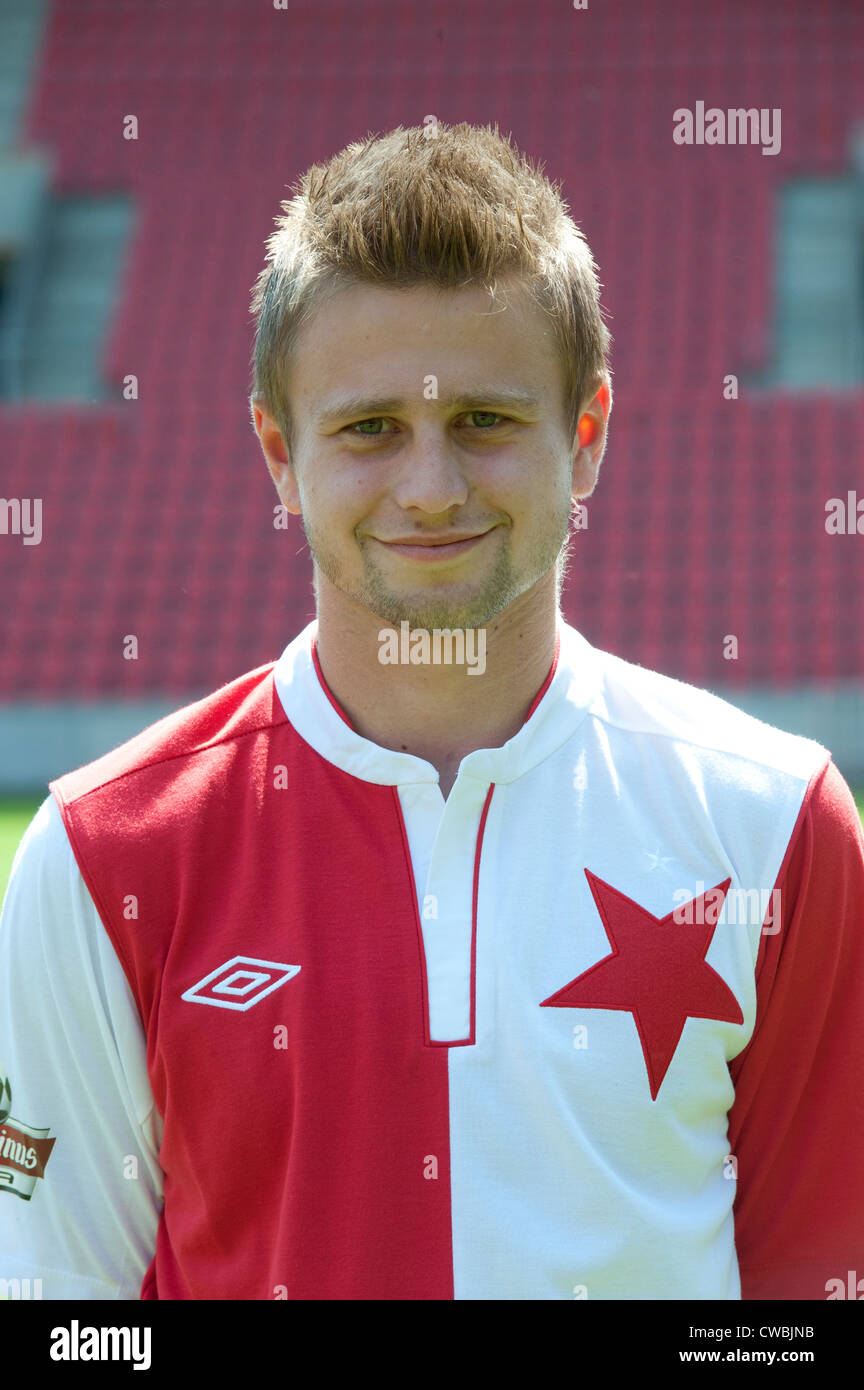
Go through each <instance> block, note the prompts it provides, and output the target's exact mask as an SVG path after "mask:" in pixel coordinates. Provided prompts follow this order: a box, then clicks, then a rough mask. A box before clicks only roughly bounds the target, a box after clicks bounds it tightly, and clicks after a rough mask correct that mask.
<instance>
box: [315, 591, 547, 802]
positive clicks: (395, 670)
mask: <svg viewBox="0 0 864 1390" xmlns="http://www.w3.org/2000/svg"><path fill="white" fill-rule="evenodd" d="M557 615H558V610H557V598H556V592H555V576H554V573H553V574H551V575H548V576H545V577H544V579H543V580H541V581H540V582H539V584H537V585H535V586H534V588H533V589H531V590H529V591H528V593H526V594H523V595H521V597H520V598H519V599H517V600H516V602H515V603H513V604H511V605H510V606H509V607H508V608H506V609H505V610H504V611H503V612H502V613H499V614H498V615H497V616H496V617H495V618H493V619H491V620H490V621H489V623H487V624H485V625H484V628H483V633H484V638H483V639H482V640H484V641H485V653H484V656H485V668H484V669H483V670H482V672H481V670H480V663H479V662H476V651H477V647H478V646H479V641H478V639H479V638H480V634H479V631H478V633H476V634H475V635H474V640H475V643H476V645H475V647H474V648H473V649H471V651H472V654H473V655H475V664H476V666H477V670H476V673H475V674H470V673H471V670H472V667H471V665H470V664H469V663H468V662H467V661H466V663H465V664H463V665H452V664H444V663H443V662H441V661H440V660H439V661H438V662H436V661H434V660H433V661H432V662H430V663H427V664H417V665H415V664H411V663H410V662H406V661H402V660H397V661H396V662H395V663H394V664H389V663H388V664H385V663H383V662H382V661H381V660H380V659H379V653H381V651H382V642H381V641H380V640H379V634H380V633H381V632H382V631H383V630H384V629H388V630H389V631H391V632H393V633H394V640H393V642H392V645H391V651H397V650H399V647H400V646H401V655H403V656H404V654H405V650H406V648H405V638H404V637H403V638H402V642H401V644H400V643H399V642H398V637H399V635H400V632H399V628H398V627H397V628H395V629H394V628H390V626H389V624H387V623H385V622H382V620H381V619H380V618H378V617H376V616H375V614H374V613H371V612H370V611H369V610H368V609H366V608H364V607H362V606H361V605H359V604H357V603H354V602H353V601H352V600H350V599H347V598H346V597H345V595H343V594H341V593H340V592H339V591H338V590H336V589H335V588H334V587H333V586H332V585H330V584H329V583H328V581H326V580H325V579H322V580H321V581H320V582H319V587H318V635H317V642H316V648H317V653H318V660H319V662H320V665H321V671H322V674H323V676H324V679H325V681H326V682H327V685H328V687H329V689H330V690H331V692H332V694H333V696H334V698H335V699H336V700H337V701H338V703H339V705H340V706H341V707H342V709H343V710H344V711H345V713H346V714H347V716H348V718H349V719H350V720H351V723H352V724H353V726H354V728H355V729H356V731H357V732H358V733H359V734H360V735H361V736H362V737H363V738H368V739H369V740H370V741H371V742H373V743H377V744H378V745H379V746H380V747H382V748H392V749H395V750H396V751H398V752H403V753H411V754H413V755H414V756H416V757H419V758H424V759H425V760H426V761H427V762H430V763H431V764H432V766H433V767H435V768H437V770H438V773H439V777H440V786H441V791H442V793H443V795H444V796H445V797H446V796H447V795H448V793H449V791H450V788H451V786H452V785H453V782H454V781H455V779H456V774H457V772H458V770H459V764H460V762H461V761H462V759H463V758H464V757H467V755H468V754H469V753H472V752H473V751H474V750H475V749H476V748H499V747H501V745H502V744H504V743H506V742H507V741H508V739H511V738H513V736H514V735H515V734H517V733H518V732H519V730H520V729H521V727H522V725H523V724H524V722H525V718H526V715H527V713H528V710H529V709H530V708H531V704H532V702H533V701H534V699H535V697H536V695H537V692H538V691H539V690H540V687H541V686H542V685H543V682H544V681H545V680H546V677H547V676H548V674H549V669H550V667H551V665H552V661H553V658H554V654H555V634H556V626H557ZM411 631H413V629H412V630H411ZM465 636H466V639H468V638H469V634H468V633H466V634H465ZM433 650H434V649H433ZM466 650H469V642H468V641H467V640H466Z"/></svg>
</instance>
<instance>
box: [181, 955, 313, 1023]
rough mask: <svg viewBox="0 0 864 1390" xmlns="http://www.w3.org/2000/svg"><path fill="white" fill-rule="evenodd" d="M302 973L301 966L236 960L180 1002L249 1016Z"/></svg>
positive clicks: (245, 958) (252, 958)
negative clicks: (206, 1005)
mask: <svg viewBox="0 0 864 1390" xmlns="http://www.w3.org/2000/svg"><path fill="white" fill-rule="evenodd" d="M299 970H300V966H299V965H284V964H281V963H280V962H279V961H275V960H257V959H256V958H255V956H232V957H231V959H230V960H226V962H225V964H224V965H220V966H219V967H218V969H217V970H211V971H210V974H209V975H205V976H204V978H203V980H199V981H198V983H197V984H196V985H192V987H191V989H187V990H185V991H184V992H183V994H181V996H180V998H181V999H186V1000H188V1001H189V1003H190V1004H212V1005H213V1006H214V1008H217V1009H237V1010H239V1011H240V1013H245V1012H246V1010H247V1009H251V1008H252V1006H253V1004H260V1002H261V1000H262V999H265V998H266V997H267V995H268V994H272V993H273V991H274V989H279V987H280V986H281V985H284V984H285V983H286V982H287V981H288V980H291V979H293V978H294V976H295V975H296V974H298V972H299Z"/></svg>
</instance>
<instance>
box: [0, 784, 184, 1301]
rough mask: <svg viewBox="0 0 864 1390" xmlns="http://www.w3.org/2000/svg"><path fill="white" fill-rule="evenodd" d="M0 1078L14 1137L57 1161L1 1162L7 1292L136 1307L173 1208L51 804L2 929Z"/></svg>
mask: <svg viewBox="0 0 864 1390" xmlns="http://www.w3.org/2000/svg"><path fill="white" fill-rule="evenodd" d="M0 1072H2V1073H3V1078H5V1081H6V1083H7V1089H6V1090H5V1091H4V1093H3V1101H2V1106H0V1109H3V1110H7V1111H8V1114H7V1116H6V1118H5V1120H4V1122H3V1123H4V1126H5V1128H6V1130H7V1133H8V1134H9V1135H11V1134H12V1132H13V1131H14V1132H15V1133H16V1134H24V1135H28V1136H29V1131H30V1130H34V1129H35V1130H40V1131H43V1132H45V1138H44V1139H42V1140H39V1141H36V1140H35V1139H34V1138H33V1136H29V1137H30V1139H31V1141H32V1147H33V1151H34V1152H36V1153H41V1154H42V1155H43V1157H45V1158H46V1161H45V1162H44V1164H43V1163H41V1162H40V1164H39V1167H40V1168H41V1169H42V1171H41V1172H39V1171H38V1168H37V1166H36V1165H35V1164H31V1165H30V1167H31V1171H29V1172H27V1171H22V1170H24V1169H26V1168H27V1164H26V1163H23V1162H22V1161H21V1160H22V1152H23V1151H22V1150H19V1151H18V1153H17V1155H16V1152H15V1150H12V1151H11V1156H12V1163H11V1164H9V1165H8V1166H7V1167H6V1168H4V1167H3V1166H2V1165H3V1158H2V1156H0V1274H2V1276H3V1279H4V1280H6V1281H7V1282H8V1281H14V1280H27V1279H29V1280H31V1281H32V1280H33V1279H40V1280H41V1281H42V1292H41V1297H43V1298H45V1299H62V1298H73V1299H137V1298H139V1297H140V1287H141V1281H142V1278H143V1276H144V1272H145V1270H146V1268H147V1266H148V1264H149V1262H150V1260H151V1259H152V1256H153V1250H154V1248H155V1240H156V1229H157V1226H158V1221H159V1213H160V1210H161V1204H162V1173H161V1169H160V1167H159V1162H158V1142H159V1133H158V1129H159V1116H158V1112H157V1111H156V1109H155V1107H154V1104H153V1097H152V1093H151V1091H150V1086H149V1081H148V1077H147V1069H146V1046H145V1039H144V1033H143V1028H142V1025H141V1020H140V1018H139V1016H138V1012H137V1009H136V1006H135V1002H134V1000H133V997H132V993H131V990H130V988H129V985H128V982H127V980H126V977H125V975H124V974H123V969H122V967H121V965H120V962H119V960H118V958H117V956H116V954H115V952H114V949H113V947H112V945H111V943H110V941H109V939H108V936H107V933H106V931H105V929H104V927H103V925H102V922H101V920H100V918H99V915H98V913H97V911H96V908H95V907H94V905H93V901H92V899H91V897H90V895H89V893H88V892H87V889H86V887H85V885H84V883H83V881H82V879H81V875H80V873H79V871H78V867H77V864H76V862H75V859H74V857H73V854H72V850H71V847H70V845H69V841H68V839H67V837H66V832H65V829H64V827H63V822H62V820H61V818H60V814H59V811H58V809H57V806H56V804H55V803H54V800H53V798H51V797H49V798H48V799H47V800H46V801H45V802H44V803H43V805H42V807H41V808H40V810H39V811H38V812H37V814H36V816H35V818H34V819H33V821H32V822H31V824H30V827H29V828H28V830H27V833H26V834H25V836H24V839H23V840H22V842H21V845H20V847H19V850H18V854H17V855H16V858H15V862H14V864H13V867H12V874H11V878H10V881H9V888H8V890H7V893H6V898H5V901H4V904H3V913H2V917H0ZM10 1092H11V1096H10ZM22 1126H24V1128H21V1127H22ZM40 1145H41V1147H40ZM16 1157H17V1159H18V1162H17V1164H16V1163H15V1159H16ZM13 1296H14V1295H13Z"/></svg>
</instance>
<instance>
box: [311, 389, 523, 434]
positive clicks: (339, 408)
mask: <svg viewBox="0 0 864 1390" xmlns="http://www.w3.org/2000/svg"><path fill="white" fill-rule="evenodd" d="M436 399H437V400H438V402H439V404H440V405H444V406H446V407H447V408H448V409H453V407H454V406H455V407H458V408H459V409H460V410H480V409H481V408H482V407H484V406H493V405H506V406H510V407H511V409H515V410H524V411H525V412H526V413H528V414H530V413H532V412H533V411H536V410H539V409H540V408H541V407H542V405H543V399H542V397H540V396H538V395H535V394H534V393H533V392H529V391H518V390H513V389H512V388H511V387H508V386H493V387H490V388H489V389H488V390H487V391H472V392H471V393H470V395H465V394H464V392H451V393H450V394H449V395H448V396H440V397H436ZM408 404H410V402H408V401H406V400H404V399H403V398H402V397H400V396H361V395H352V396H339V397H334V398H333V399H332V400H329V401H327V402H326V404H325V405H324V407H323V408H322V409H321V410H319V411H318V412H316V414H315V417H314V420H315V424H316V425H332V424H336V423H337V422H338V421H339V420H347V419H349V418H354V417H355V416H358V415H394V414H397V413H398V412H399V411H401V410H404V409H405V408H406V406H407V405H408Z"/></svg>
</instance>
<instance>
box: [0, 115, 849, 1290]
mask: <svg viewBox="0 0 864 1390" xmlns="http://www.w3.org/2000/svg"><path fill="white" fill-rule="evenodd" d="M283 206H284V208H285V214H286V215H285V217H284V218H282V219H280V220H279V223H278V225H277V230H276V232H275V233H274V234H273V236H272V238H271V240H270V243H269V254H268V261H267V265H266V268H265V270H264V271H263V272H262V275H261V277H260V279H259V282H258V284H257V286H256V293H255V298H254V300H253V308H254V310H255V313H256V315H257V337H256V351H255V381H254V390H253V396H252V406H253V418H254V425H255V430H256V432H257V434H258V437H259V440H260V443H261V447H262V449H263V452H264V455H265V458H266V461H267V465H268V467H269V469H270V472H271V474H272V476H273V479H274V482H275V484H276V488H277V492H278V496H279V499H280V505H281V507H283V508H284V509H286V511H287V512H288V513H291V514H294V515H296V516H298V517H300V518H301V520H302V525H303V528H304V530H305V533H306V536H307V538H308V541H309V546H310V549H311V552H312V556H313V561H314V577H315V593H316V600H317V618H316V620H315V621H314V622H313V623H310V624H309V626H308V627H307V628H306V629H305V630H304V631H302V632H301V633H299V634H298V635H297V636H296V637H295V638H294V639H293V640H292V641H291V642H290V643H289V645H288V647H287V649H286V650H285V652H284V653H283V655H282V657H281V658H280V659H279V660H278V661H277V662H275V663H270V664H268V665H266V666H263V667H261V668H260V669H259V670H257V671H253V672H251V673H250V674H248V675H245V676H242V677H240V678H239V679H238V680H236V681H235V682H234V683H232V684H231V685H229V686H227V687H225V688H224V689H222V690H220V691H217V692H216V693H215V694H213V695H211V696H209V697H208V698H206V699H205V700H203V701H201V702H199V703H198V704H195V705H193V706H191V707H189V708H187V709H185V710H181V711H180V712H178V713H177V714H175V715H172V716H170V717H169V718H168V719H166V720H163V721H161V723H159V724H157V725H156V726H154V727H153V728H151V729H148V730H146V731H145V732H144V733H143V734H141V735H140V736H138V737H137V738H135V739H133V740H132V741H131V742H130V743H128V744H126V745H124V746H123V747H122V748H119V749H116V750H115V751H113V752H112V753H109V754H108V755H107V756H105V757H103V758H101V759H99V760H98V761H97V762H95V763H93V764H92V765H90V766H89V767H85V768H82V769H79V770H78V771H77V772H73V773H71V774H69V775H67V776H65V777H61V778H60V779H59V780H58V781H57V782H55V783H53V784H52V792H53V798H50V799H49V800H48V801H47V802H46V804H45V805H44V806H43V808H42V809H41V811H40V812H39V814H38V815H37V817H36V819H35V821H34V823H33V825H32V827H31V828H30V830H29V832H28V834H27V836H26V838H25V841H24V843H23V845H22V848H21V850H20V852H19V855H18V858H17V861H16V865H15V869H14V872H13V876H12V881H11V885H10V888H9V893H8V897H7V901H6V905H5V911H4V917H3V925H2V933H0V966H2V975H0V1056H2V1058H3V1060H4V1062H5V1069H6V1071H7V1074H8V1077H9V1080H10V1083H11V1097H9V1096H8V1095H7V1101H8V1104H7V1105H6V1112H7V1118H6V1125H7V1129H8V1131H9V1135H11V1133H12V1131H14V1132H15V1133H17V1134H19V1135H24V1134H25V1130H24V1129H23V1128H22V1124H24V1123H25V1122H26V1124H27V1125H29V1127H30V1128H29V1131H26V1133H29V1135H30V1140H28V1142H27V1144H25V1141H24V1139H19V1140H16V1141H14V1142H17V1143H18V1144H19V1146H20V1147H19V1148H17V1149H16V1148H14V1147H13V1149H12V1159H11V1161H10V1160H9V1157H8V1155H7V1157H6V1159H5V1160H4V1159H3V1158H2V1157H0V1162H6V1163H7V1165H8V1166H7V1169H3V1170H0V1171H8V1172H10V1173H11V1174H12V1177H11V1179H8V1180H7V1191H8V1193H9V1197H8V1198H4V1199H0V1255H2V1261H0V1265H2V1271H3V1272H4V1274H6V1277H11V1276H16V1277H20V1278H25V1277H41V1278H42V1279H43V1283H44V1297H46V1298H59V1297H80V1298H102V1299H112V1298H125V1299H133V1298H136V1297H139V1296H140V1297H142V1298H145V1299H155V1298H159V1299H232V1298H252V1299H274V1298H275V1299H279V1298H289V1299H357V1300H368V1299H451V1298H454V1299H520V1300H521V1299H572V1298H582V1297H587V1298H591V1299H638V1298H657V1299H677V1298H698V1299H714V1298H719V1299H738V1298H740V1297H744V1298H781V1299H800V1298H817V1299H824V1298H826V1297H828V1296H831V1288H832V1285H831V1281H832V1280H842V1281H843V1282H844V1285H845V1281H846V1280H847V1274H848V1271H849V1270H850V1269H861V1272H862V1274H864V1268H862V1266H861V1260H862V1252H864V1198H862V1190H861V1176H860V1175H861V1166H862V1160H864V1107H862V1104H861V1100H860V1097H861V1095H862V1093H864V1040H862V1032H861V1028H860V1017H861V1005H862V1002H864V946H862V917H864V838H862V834H861V828H860V824H859V822H858V818H857V815H856V812H855V806H854V803H853V801H852V798H851V796H850V793H849V791H848V788H847V787H846V785H845V783H844V781H843V780H842V778H841V777H840V775H839V773H838V772H837V770H836V768H835V767H834V766H833V764H832V763H831V760H830V755H829V753H828V752H827V750H826V749H824V748H822V747H821V746H819V745H817V744H814V743H812V742H808V741H806V740H804V739H801V738H797V737H793V736H791V735H789V734H786V733H783V732H781V731H779V730H777V729H774V728H771V727H768V726H766V725H764V724H760V723H757V722H756V721H755V720H753V719H750V718H749V717H747V716H746V715H744V714H742V713H740V712H738V711H737V710H736V709H734V708H733V707H732V706H730V705H729V704H727V703H725V702H723V701H721V700H719V699H717V698H716V697H714V696H712V695H710V694H708V693H707V692H704V691H700V690H697V689H694V688H692V687H689V686H687V685H683V684H681V683H679V682H677V681H674V680H671V679H669V678H667V677H665V676H663V675H659V674H655V673H653V672H650V671H647V670H643V669H641V668H639V667H636V666H633V665H631V664H629V663H627V662H626V661H623V660H621V659H619V658H617V657H614V656H611V655H608V654H605V653H603V652H601V651H599V650H597V649H595V648H593V647H592V646H591V645H590V644H589V643H588V642H587V640H586V639H585V638H584V637H583V636H582V635H581V633H580V632H578V631H577V630H576V629H575V628H573V627H571V626H569V625H568V624H567V623H565V622H564V621H563V619H562V617H561V615H560V612H559V606H558V599H559V593H560V584H561V578H562V574H563V567H564V560H565V557H566V553H567V545H568V541H569V535H570V523H571V513H572V508H573V506H574V504H576V505H578V504H579V503H580V502H581V499H583V498H585V497H587V496H589V495H590V494H591V492H592V490H593V488H594V485H595V483H596V480H597V475H598V470H599V467H600V463H601V459H602V456H603V452H604V449H605V445H606V431H607V424H608V417H609V410H610V404H611V396H610V387H609V371H608V366H607V363H606V353H607V349H608V345H609V335H608V332H607V330H606V328H605V326H604V323H603V319H602V316H601V310H600V307H599V300H598V287H597V279H596V273H595V267H594V264H593V261H592V258H591V256H590V253H589V251H588V249H587V246H586V245H585V243H584V241H583V239H582V238H581V235H580V233H579V232H578V230H577V228H576V227H575V225H574V224H573V223H572V221H571V220H570V219H569V217H568V216H567V215H566V208H565V206H564V205H563V204H562V202H561V200H560V197H559V195H558V193H557V192H556V191H555V190H554V189H553V188H552V187H551V186H550V185H549V184H548V183H547V182H546V180H545V179H544V178H543V177H542V176H541V175H540V174H539V173H538V172H537V170H535V169H533V168H532V167H531V166H530V164H529V163H528V162H527V161H525V160H524V159H523V158H522V157H521V156H519V155H518V153H517V152H515V151H514V150H513V148H512V146H511V145H510V144H509V143H508V142H505V141H503V140H501V139H500V138H499V137H498V135H497V132H493V131H491V130H488V129H477V128H472V127H469V126H465V125H461V126H455V127H452V128H446V127H443V126H442V127H438V128H437V130H435V131H431V132H430V131H428V130H419V129H416V130H412V131H409V132H407V133H406V132H404V131H402V130H401V129H400V130H397V131H395V132H392V133H391V134H389V135H387V136H385V137H383V138H381V139H378V140H370V141H368V142H366V143H364V144H360V145H352V146H350V147H349V148H348V149H347V150H345V151H343V152H342V153H341V154H339V155H337V156H336V157H335V158H334V159H333V160H331V161H330V163H329V165H328V166H327V167H326V168H320V167H314V168H313V169H312V170H310V171H309V173H308V174H307V175H306V177H305V178H304V180H303V182H302V184H301V186H300V188H299V190H297V192H296V195H295V197H294V198H293V200H292V201H291V202H290V203H286V204H284V205H283ZM281 515H282V516H284V512H283V513H282V514H281ZM597 582H598V583H602V574H600V575H598V576H597ZM590 603H591V595H590V593H585V594H584V595H583V596H582V604H581V606H582V609H583V610H584V611H585V614H586V620H587V618H588V616H589V615H590ZM436 634H437V635H436ZM442 634H443V635H442ZM436 642H437V643H438V645H437V647H436V645H435V644H436ZM436 653H437V656H438V657H439V658H440V659H438V660H436ZM445 653H446V654H445ZM448 655H449V658H450V659H449V661H448V659H447V657H448ZM37 1126H40V1127H42V1128H41V1130H39V1131H37V1129H36V1127H37ZM7 1137H8V1136H7ZM30 1141H32V1142H30ZM37 1141H38V1142H37ZM49 1141H53V1146H52V1147H50V1152H49V1151H48V1145H49ZM31 1149H32V1151H33V1154H34V1155H35V1158H34V1159H33V1162H32V1164H31V1166H30V1167H29V1168H28V1167H27V1164H28V1162H29V1161H30V1150H31ZM25 1188H26V1190H22V1189H25ZM15 1194H17V1196H18V1197H19V1198H24V1200H18V1201H16V1200H12V1197H14V1195H15Z"/></svg>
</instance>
